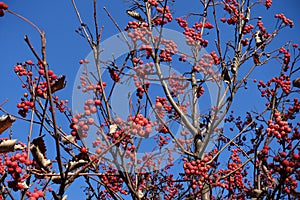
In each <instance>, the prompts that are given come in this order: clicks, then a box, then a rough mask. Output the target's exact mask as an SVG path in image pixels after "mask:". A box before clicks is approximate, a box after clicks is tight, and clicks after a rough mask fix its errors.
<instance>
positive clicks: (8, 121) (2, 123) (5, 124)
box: [0, 115, 16, 134]
mask: <svg viewBox="0 0 300 200" xmlns="http://www.w3.org/2000/svg"><path fill="white" fill-rule="evenodd" d="M14 121H16V118H14V117H13V116H11V115H2V117H0V134H1V133H3V131H5V130H6V129H8V128H9V127H11V125H12V123H13V122H14Z"/></svg>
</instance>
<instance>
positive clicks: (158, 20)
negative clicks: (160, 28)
mask: <svg viewBox="0 0 300 200" xmlns="http://www.w3.org/2000/svg"><path fill="white" fill-rule="evenodd" d="M156 11H157V12H158V17H155V18H154V19H152V21H153V23H154V24H155V25H164V24H166V23H168V22H171V21H172V19H173V17H172V14H171V11H170V8H169V6H166V7H165V8H161V7H156Z"/></svg>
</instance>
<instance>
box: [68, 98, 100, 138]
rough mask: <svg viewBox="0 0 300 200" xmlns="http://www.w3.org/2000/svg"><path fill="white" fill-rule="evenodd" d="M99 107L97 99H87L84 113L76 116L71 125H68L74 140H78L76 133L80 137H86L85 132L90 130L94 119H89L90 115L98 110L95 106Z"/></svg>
mask: <svg viewBox="0 0 300 200" xmlns="http://www.w3.org/2000/svg"><path fill="white" fill-rule="evenodd" d="M99 105H101V101H100V100H99V99H95V100H93V99H88V100H86V101H85V103H84V112H83V113H81V114H80V113H78V114H76V115H75V116H74V117H73V118H72V119H71V121H72V123H71V124H70V128H71V129H72V131H71V135H72V136H74V137H76V139H80V138H79V135H78V133H80V134H81V136H83V137H86V136H87V131H88V130H89V129H90V126H91V125H94V123H95V122H94V118H92V117H91V115H92V114H95V113H96V112H97V111H98V109H97V107H96V106H99Z"/></svg>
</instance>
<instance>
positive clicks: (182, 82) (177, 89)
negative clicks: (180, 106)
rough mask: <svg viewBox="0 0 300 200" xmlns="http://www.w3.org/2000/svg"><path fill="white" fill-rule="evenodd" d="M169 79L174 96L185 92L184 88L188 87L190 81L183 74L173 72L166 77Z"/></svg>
mask: <svg viewBox="0 0 300 200" xmlns="http://www.w3.org/2000/svg"><path fill="white" fill-rule="evenodd" d="M166 78H167V79H168V81H169V86H170V89H171V91H170V92H171V94H172V96H174V97H175V96H177V95H179V94H184V90H185V89H186V88H187V87H188V85H189V83H188V82H187V81H186V79H185V77H184V76H182V75H179V76H177V75H176V73H174V74H172V75H171V76H170V77H169V76H167V77H166Z"/></svg>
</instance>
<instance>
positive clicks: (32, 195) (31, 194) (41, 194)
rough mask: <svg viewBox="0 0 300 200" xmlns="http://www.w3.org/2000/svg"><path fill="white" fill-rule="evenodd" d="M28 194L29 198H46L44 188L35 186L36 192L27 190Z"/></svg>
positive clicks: (35, 199) (31, 199)
mask: <svg viewBox="0 0 300 200" xmlns="http://www.w3.org/2000/svg"><path fill="white" fill-rule="evenodd" d="M26 195H27V197H28V199H29V200H37V199H39V198H45V197H44V196H45V193H44V192H43V191H42V190H37V189H36V188H34V192H30V191H29V190H28V191H26Z"/></svg>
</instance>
